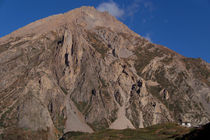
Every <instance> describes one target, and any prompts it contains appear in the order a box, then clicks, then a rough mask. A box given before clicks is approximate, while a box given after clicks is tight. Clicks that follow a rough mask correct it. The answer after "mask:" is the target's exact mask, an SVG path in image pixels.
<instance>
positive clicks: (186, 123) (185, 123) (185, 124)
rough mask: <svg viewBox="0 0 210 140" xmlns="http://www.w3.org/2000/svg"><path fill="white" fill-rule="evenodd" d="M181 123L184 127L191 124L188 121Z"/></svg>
mask: <svg viewBox="0 0 210 140" xmlns="http://www.w3.org/2000/svg"><path fill="white" fill-rule="evenodd" d="M181 125H182V126H184V127H191V126H192V125H191V123H190V122H182V124H181Z"/></svg>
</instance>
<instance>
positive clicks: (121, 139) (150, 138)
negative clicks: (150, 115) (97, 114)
mask: <svg viewBox="0 0 210 140" xmlns="http://www.w3.org/2000/svg"><path fill="white" fill-rule="evenodd" d="M191 130H192V129H189V128H185V127H181V126H179V125H176V124H171V123H170V124H160V125H155V126H152V127H148V128H142V129H136V130H132V129H125V130H110V129H107V130H103V131H99V132H95V133H92V134H87V133H80V132H70V133H67V134H65V135H64V137H63V139H62V140H170V139H171V140H172V139H175V138H177V137H180V136H182V135H184V134H187V133H189V132H190V131H191Z"/></svg>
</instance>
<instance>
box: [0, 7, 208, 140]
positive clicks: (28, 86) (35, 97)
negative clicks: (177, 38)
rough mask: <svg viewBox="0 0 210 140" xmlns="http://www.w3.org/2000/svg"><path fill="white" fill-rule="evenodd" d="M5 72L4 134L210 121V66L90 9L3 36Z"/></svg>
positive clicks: (0, 68) (0, 115)
mask: <svg viewBox="0 0 210 140" xmlns="http://www.w3.org/2000/svg"><path fill="white" fill-rule="evenodd" d="M0 76H1V79H0V133H1V134H2V135H3V137H4V138H7V137H11V136H14V137H15V136H17V135H16V134H18V135H21V137H23V139H24V136H25V137H32V136H33V138H34V139H50V140H53V139H58V138H59V137H60V136H61V135H63V134H64V133H67V132H71V131H81V132H89V133H91V132H94V131H98V130H101V129H106V128H111V129H125V128H132V129H135V128H143V127H147V126H151V125H154V124H159V123H165V122H175V123H179V122H186V121H187V122H191V123H192V125H193V126H196V125H199V124H205V123H207V122H209V119H210V117H209V116H210V78H209V76H210V69H209V64H208V63H206V62H204V61H203V60H200V59H194V58H186V57H184V56H181V55H179V54H177V53H176V52H174V51H172V50H170V49H168V48H166V47H164V46H161V45H156V44H153V43H151V42H149V41H148V40H146V39H144V38H143V37H141V36H139V35H137V34H136V33H134V32H133V31H131V30H130V29H128V27H126V26H125V25H124V24H123V23H121V22H120V21H118V20H117V19H116V18H114V17H112V16H111V15H109V14H108V13H107V12H99V11H97V10H96V9H95V8H93V7H81V8H78V9H75V10H72V11H70V12H67V13H64V14H59V15H54V16H50V17H47V18H45V19H41V20H38V21H36V22H33V23H31V24H29V25H27V26H25V27H23V28H21V29H19V30H17V31H15V32H13V33H11V34H10V35H7V36H5V37H3V38H0ZM34 136H36V137H34Z"/></svg>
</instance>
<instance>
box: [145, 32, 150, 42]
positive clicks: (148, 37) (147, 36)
mask: <svg viewBox="0 0 210 140" xmlns="http://www.w3.org/2000/svg"><path fill="white" fill-rule="evenodd" d="M143 37H144V38H146V39H147V40H148V41H149V42H152V38H151V35H150V34H149V33H147V34H146V36H143Z"/></svg>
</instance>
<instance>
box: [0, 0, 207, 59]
mask: <svg viewBox="0 0 210 140" xmlns="http://www.w3.org/2000/svg"><path fill="white" fill-rule="evenodd" d="M83 5H86V6H94V7H96V8H98V10H101V11H104V10H107V11H109V12H110V13H111V14H112V15H113V16H115V17H117V18H118V19H119V20H120V21H122V22H123V23H125V24H126V25H127V26H128V27H129V28H130V29H132V30H134V31H135V32H136V33H138V34H140V35H141V36H144V37H146V38H147V39H149V40H151V41H152V42H153V43H157V44H161V45H164V46H166V47H168V48H170V49H172V50H174V51H176V52H178V53H180V54H182V55H184V56H187V57H194V58H198V57H201V58H202V59H204V60H205V61H207V62H210V0H0V37H2V36H4V35H6V34H9V33H11V32H12V31H14V30H16V29H18V28H20V27H23V26H25V25H27V24H29V23H31V22H33V21H36V20H38V19H41V18H44V17H47V16H50V15H54V14H59V13H64V12H67V11H69V10H71V9H74V8H78V7H81V6H83Z"/></svg>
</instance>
